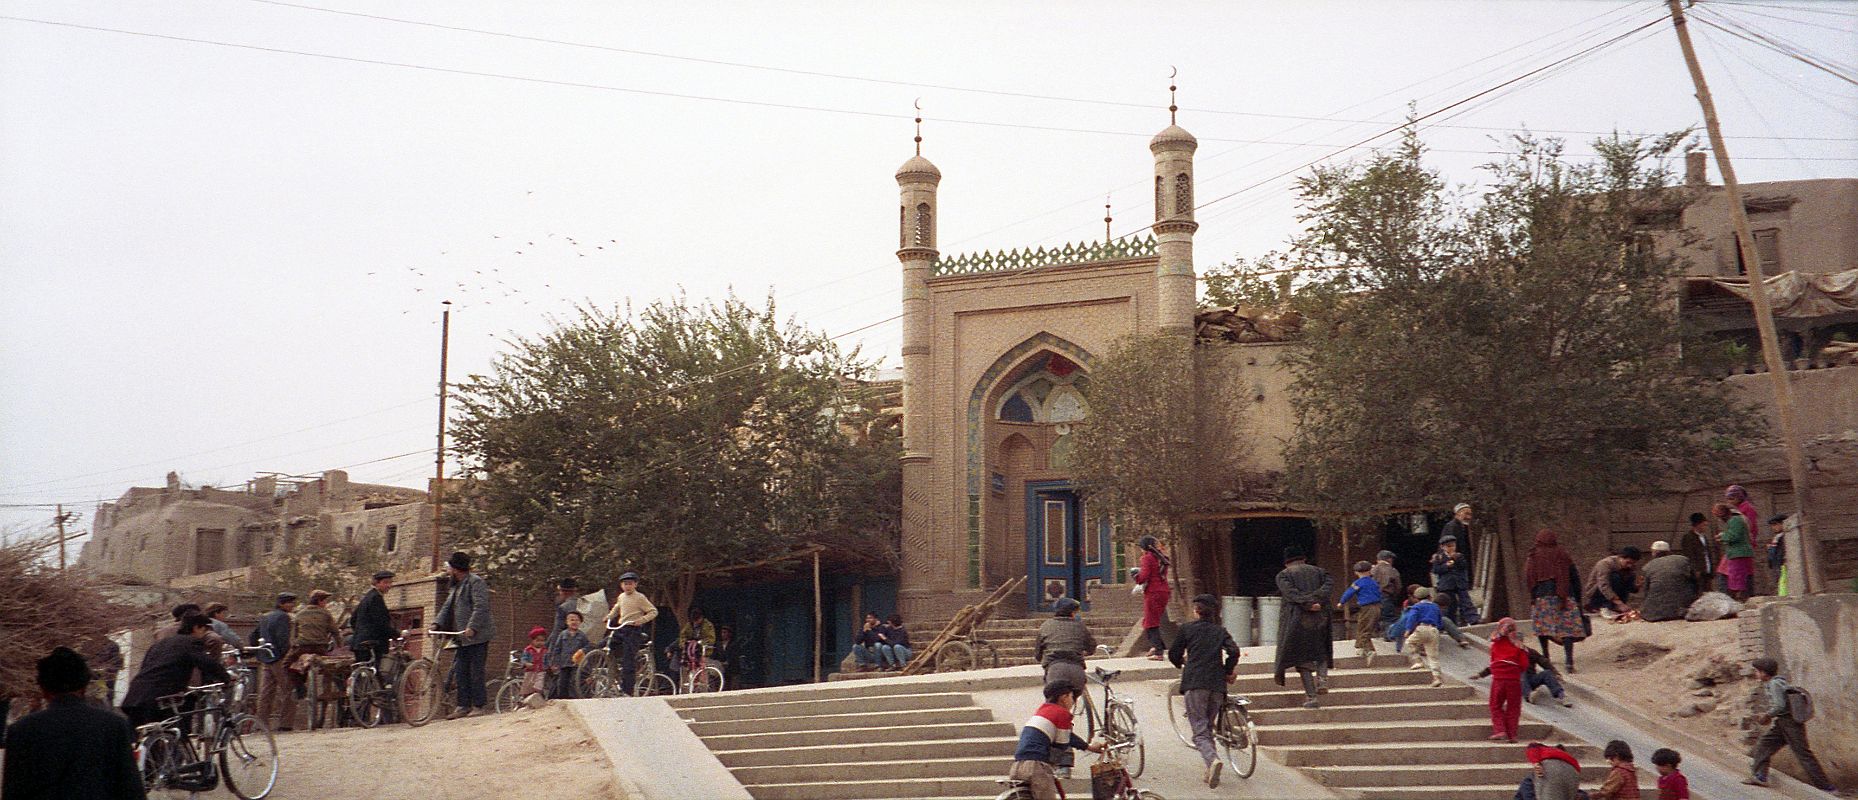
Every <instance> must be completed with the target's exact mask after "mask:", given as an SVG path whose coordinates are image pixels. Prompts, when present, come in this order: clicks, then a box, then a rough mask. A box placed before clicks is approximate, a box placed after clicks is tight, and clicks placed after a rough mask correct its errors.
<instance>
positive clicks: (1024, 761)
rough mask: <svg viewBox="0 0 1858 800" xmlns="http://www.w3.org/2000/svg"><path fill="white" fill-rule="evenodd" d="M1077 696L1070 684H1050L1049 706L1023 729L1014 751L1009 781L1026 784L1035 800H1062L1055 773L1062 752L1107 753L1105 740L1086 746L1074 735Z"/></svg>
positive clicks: (1047, 694)
mask: <svg viewBox="0 0 1858 800" xmlns="http://www.w3.org/2000/svg"><path fill="white" fill-rule="evenodd" d="M1077 695H1078V690H1077V688H1076V687H1074V686H1072V685H1071V684H1069V683H1064V682H1053V683H1049V684H1046V685H1045V704H1044V705H1041V706H1039V708H1038V710H1037V711H1034V712H1032V718H1031V719H1029V720H1027V721H1026V726H1025V727H1023V728H1021V729H1020V730H1019V747H1018V748H1017V749H1015V750H1014V751H1013V769H1012V771H1011V772H1008V773H1007V778H1008V779H1010V780H1015V781H1024V782H1025V784H1026V788H1027V789H1029V790H1031V792H1032V800H1059V799H1060V797H1061V795H1059V793H1058V778H1057V776H1056V775H1054V774H1053V772H1052V765H1053V764H1054V763H1055V762H1056V761H1057V759H1058V754H1059V753H1061V752H1064V751H1067V750H1071V749H1077V750H1088V751H1090V752H1092V753H1101V752H1103V749H1104V743H1103V742H1102V741H1095V742H1091V743H1089V744H1085V743H1084V740H1082V739H1079V738H1078V737H1077V735H1076V734H1074V733H1072V732H1071V707H1072V706H1073V705H1075V704H1076V703H1077Z"/></svg>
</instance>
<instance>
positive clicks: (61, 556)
mask: <svg viewBox="0 0 1858 800" xmlns="http://www.w3.org/2000/svg"><path fill="white" fill-rule="evenodd" d="M75 519H77V513H76V512H72V513H70V514H66V513H65V507H64V505H63V504H62V503H61V504H59V506H58V516H57V517H56V518H54V519H53V520H52V521H53V522H56V523H58V570H59V571H60V572H63V571H64V568H65V523H66V522H70V521H72V520H75Z"/></svg>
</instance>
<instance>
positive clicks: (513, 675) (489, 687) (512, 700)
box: [484, 650, 523, 714]
mask: <svg viewBox="0 0 1858 800" xmlns="http://www.w3.org/2000/svg"><path fill="white" fill-rule="evenodd" d="M484 694H486V695H488V696H489V697H490V710H491V712H492V713H495V714H502V713H504V712H508V711H515V710H516V707H517V706H520V705H522V704H523V651H521V650H511V651H510V661H509V663H508V664H506V665H504V667H503V675H502V676H501V677H497V678H491V679H490V680H489V681H488V682H486V683H485V684H484Z"/></svg>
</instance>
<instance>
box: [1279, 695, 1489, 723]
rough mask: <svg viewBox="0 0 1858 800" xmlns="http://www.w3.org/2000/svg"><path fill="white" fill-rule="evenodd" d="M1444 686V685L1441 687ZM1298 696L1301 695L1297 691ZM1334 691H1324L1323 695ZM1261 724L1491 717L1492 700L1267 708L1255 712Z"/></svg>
mask: <svg viewBox="0 0 1858 800" xmlns="http://www.w3.org/2000/svg"><path fill="white" fill-rule="evenodd" d="M1440 688H1444V687H1440ZM1298 696H1299V697H1300V696H1301V695H1298ZM1333 696H1334V694H1329V695H1324V696H1323V697H1324V699H1327V698H1329V697H1333ZM1252 718H1253V719H1256V720H1258V724H1259V725H1272V726H1275V725H1325V724H1326V725H1334V724H1348V723H1352V722H1354V721H1356V720H1359V719H1363V718H1371V719H1374V720H1377V721H1385V722H1394V721H1403V720H1462V719H1489V718H1490V704H1489V703H1483V702H1478V701H1476V700H1450V701H1445V702H1435V703H1398V704H1374V705H1354V706H1336V705H1330V704H1325V705H1324V707H1323V708H1314V709H1311V708H1267V709H1258V710H1256V711H1253V712H1252Z"/></svg>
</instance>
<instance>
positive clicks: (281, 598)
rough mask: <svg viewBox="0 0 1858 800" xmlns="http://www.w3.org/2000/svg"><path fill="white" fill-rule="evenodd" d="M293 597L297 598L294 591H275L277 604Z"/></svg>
mask: <svg viewBox="0 0 1858 800" xmlns="http://www.w3.org/2000/svg"><path fill="white" fill-rule="evenodd" d="M295 599H297V595H296V593H295V592H278V593H277V604H278V605H280V606H281V605H283V604H285V603H288V602H290V601H292V600H295Z"/></svg>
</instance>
